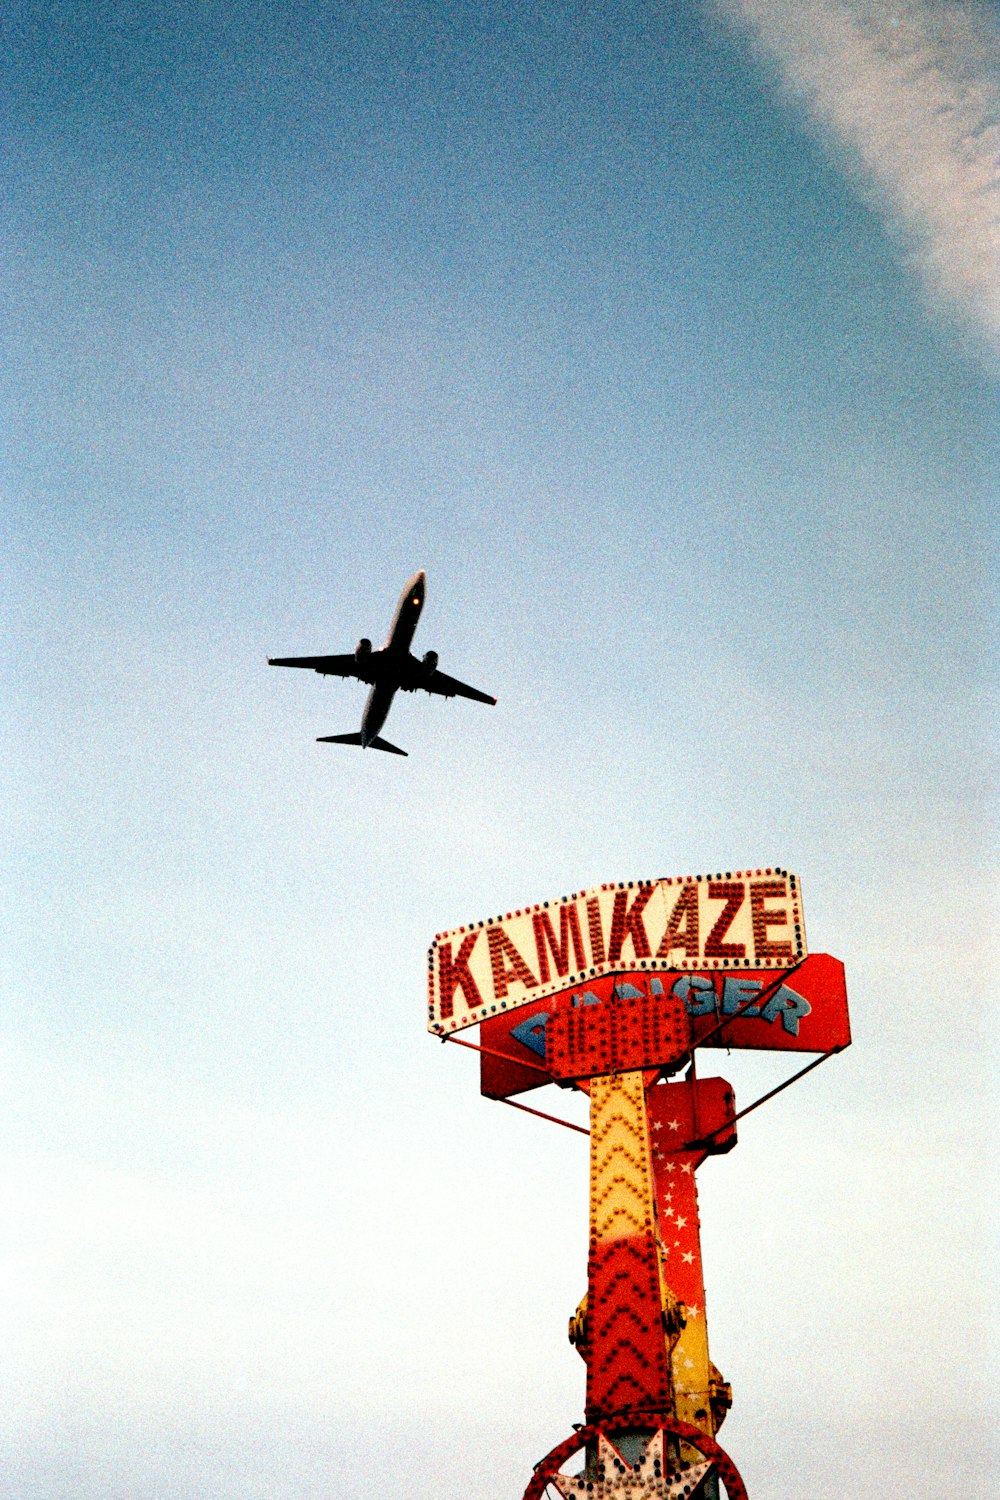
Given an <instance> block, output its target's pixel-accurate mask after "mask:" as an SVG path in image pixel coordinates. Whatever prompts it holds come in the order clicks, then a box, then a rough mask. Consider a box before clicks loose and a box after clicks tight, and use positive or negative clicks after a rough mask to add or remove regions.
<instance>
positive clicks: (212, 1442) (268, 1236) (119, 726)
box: [0, 0, 1000, 1500]
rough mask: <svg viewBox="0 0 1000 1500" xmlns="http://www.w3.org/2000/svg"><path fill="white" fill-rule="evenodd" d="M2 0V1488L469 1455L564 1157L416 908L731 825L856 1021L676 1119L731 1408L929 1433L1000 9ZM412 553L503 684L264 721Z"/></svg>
mask: <svg viewBox="0 0 1000 1500" xmlns="http://www.w3.org/2000/svg"><path fill="white" fill-rule="evenodd" d="M331 9H332V10H333V14H331V13H330V11H331ZM3 27H4V37H3V46H4V51H5V54H6V55H7V57H8V69H7V75H6V81H5V84H4V119H5V127H4V135H5V138H6V143H7V150H6V158H5V171H4V202H5V213H4V221H5V250H6V254H5V256H4V268H3V273H2V274H3V291H4V296H3V303H4V308H5V319H4V344H5V357H4V359H3V361H2V371H0V402H2V430H3V434H4V437H3V445H2V448H3V453H2V463H3V494H4V505H3V533H4V543H5V553H6V556H7V559H8V588H7V589H6V590H5V598H4V607H3V618H4V635H5V651H4V661H5V667H4V678H5V682H4V686H5V701H6V703H7V705H8V708H7V712H6V714H5V716H4V718H5V727H6V738H7V743H8V745H9V751H8V754H7V756H6V757H5V764H6V770H5V773H4V797H3V808H4V819H5V837H4V844H5V848H6V850H7V852H8V879H7V880H6V881H5V883H4V884H5V898H4V901H5V914H4V928H5V932H6V934H7V937H6V942H5V944H4V950H5V951H4V961H3V976H4V990H5V1000H4V1004H3V1007H2V1010H0V1068H2V1071H3V1084H2V1087H0V1101H2V1103H0V1115H2V1130H0V1139H2V1141H3V1145H2V1146H0V1170H2V1175H3V1178H4V1180H5V1182H6V1188H5V1191H4V1193H3V1194H2V1195H0V1196H2V1200H3V1208H2V1209H0V1216H2V1220H3V1223H2V1232H0V1288H2V1293H0V1295H2V1299H3V1300H2V1306H3V1313H2V1317H3V1326H4V1344H5V1347H6V1349H7V1358H6V1360H5V1361H4V1369H3V1372H2V1374H0V1383H2V1386H3V1392H4V1394H3V1404H4V1407H5V1410H7V1411H8V1413H9V1414H10V1415H9V1418H8V1420H7V1422H6V1423H5V1430H4V1433H3V1434H2V1435H0V1492H3V1493H9V1494H11V1495H17V1496H18V1497H19V1500H63V1497H66V1500H69V1497H70V1496H72V1497H74V1500H111V1497H114V1500H117V1497H121V1500H126V1497H127V1500H195V1497H198V1500H203V1497H208V1496H211V1497H212V1500H230V1497H232V1500H237V1497H239V1500H285V1497H288V1500H291V1497H295V1500H308V1497H311V1496H316V1497H317V1500H318V1497H320V1496H328V1495H330V1494H336V1495H337V1496H338V1500H362V1497H367V1496H369V1495H370V1494H372V1493H373V1492H374V1491H375V1490H376V1489H386V1490H389V1491H392V1492H394V1493H399V1492H401V1491H402V1492H404V1493H406V1494H407V1495H408V1496H410V1497H411V1500H450V1497H451V1496H455V1497H458V1496H459V1495H461V1496H462V1497H463V1500H479V1497H482V1500H487V1497H490V1500H492V1497H494V1496H497V1495H501V1494H504V1495H506V1494H510V1495H512V1496H517V1495H519V1494H520V1493H521V1492H522V1491H523V1487H524V1485H525V1483H526V1482H527V1479H528V1477H529V1475H530V1469H531V1464H532V1463H533V1462H534V1461H535V1459H537V1457H538V1456H539V1454H540V1453H542V1452H544V1451H546V1450H547V1449H548V1448H550V1447H551V1446H553V1445H554V1443H556V1442H557V1441H559V1440H561V1438H562V1437H563V1436H565V1435H566V1433H567V1432H568V1431H569V1430H570V1423H571V1422H573V1421H576V1420H579V1419H580V1414H581V1410H582V1404H583V1369H582V1366H581V1365H580V1363H579V1360H578V1359H577V1356H576V1355H575V1354H574V1352H573V1351H572V1350H571V1349H570V1347H569V1346H568V1344H567V1343H566V1341H565V1320H566V1318H567V1317H568V1315H569V1313H570V1312H571V1311H572V1310H573V1308H574V1307H575V1305H576V1302H577V1300H578V1298H579V1295H580V1294H581V1291H582V1289H583V1285H584V1283H585V1277H586V1154H585V1148H583V1149H581V1143H580V1137H578V1136H575V1135H571V1134H570V1133H569V1132H562V1131H559V1130H557V1129H556V1128H555V1127H547V1126H545V1125H543V1124H542V1123H541V1122H539V1121H533V1120H528V1119H527V1118H526V1117H521V1116H517V1115H515V1114H513V1113H512V1114H511V1115H510V1116H508V1115H507V1113H506V1111H504V1110H502V1109H498V1108H496V1107H495V1106H494V1105H492V1104H489V1103H487V1102H486V1101H484V1100H481V1099H480V1098H479V1097H478V1094H477V1079H476V1070H475V1064H474V1061H473V1060H472V1059H471V1057H469V1056H468V1055H466V1054H462V1053H460V1052H458V1051H457V1049H449V1050H447V1051H444V1050H443V1049H442V1048H441V1047H440V1046H437V1045H434V1044H432V1042H431V1040H430V1038H428V1037H427V1036H426V1035H425V1034H424V1032H423V1030H422V1028H423V1021H424V991H423V986H424V963H425V951H426V948H427V946H428V944H429V942H430V940H431V939H432V937H433V936H434V934H435V933H436V932H438V931H440V930H442V929H444V928H447V927H450V926H453V925H457V924H459V923H462V922H464V921H467V920H470V919H474V918H477V917H485V916H487V915H489V914H491V913H493V912H496V911H500V910H505V909H507V908H508V907H510V906H513V905H522V904H524V903H526V902H530V901H533V900H536V899H544V898H546V897H549V896H554V895H558V894H561V893H562V892H564V891H568V890H578V889H581V888H583V887H584V886H586V885H588V884H590V883H593V882H600V881H602V880H616V879H630V878H635V877H638V876H655V875H661V874H663V875H666V874H681V873H684V872H688V871H690V872H695V871H701V870H710V869H717V868H720V867H730V866H739V865H741V864H743V863H750V864H757V863H760V862H768V863H771V862H774V863H779V864H781V865H784V866H786V867H788V868H790V869H793V870H796V871H797V872H798V873H800V875H801V877H802V880H803V886H804V892H805V906H806V921H807V928H808V933H809V938H810V943H811V946H812V948H813V949H815V950H816V951H827V952H832V953H835V954H836V955H837V956H838V957H840V958H842V959H843V960H844V961H845V963H846V965H847V973H848V981H849V990H850V994H851V999H852V1015H853V1021H854V1028H855V1039H856V1040H855V1046H854V1047H853V1048H852V1049H851V1051H850V1052H848V1053H846V1054H844V1055H843V1056H842V1057H839V1058H837V1059H835V1060H833V1061H831V1062H830V1063H829V1064H827V1065H826V1066H825V1067H824V1068H823V1069H821V1070H819V1071H818V1072H817V1073H816V1074H815V1075H812V1076H811V1077H810V1078H809V1079H807V1080H805V1081H804V1082H803V1083H802V1084H801V1085H799V1086H797V1087H796V1088H795V1089H794V1090H792V1091H790V1092H789V1093H787V1094H785V1095H783V1096H782V1097H781V1099H780V1100H777V1101H775V1102H774V1103H773V1104H772V1105H770V1106H769V1107H767V1108H766V1109H764V1110H762V1111H760V1112H758V1113H756V1114H755V1115H754V1116H752V1117H751V1118H750V1119H748V1120H747V1122H746V1125H745V1126H744V1127H743V1128H742V1130H741V1143H740V1147H739V1149H738V1150H737V1151H736V1152H735V1153H733V1154H731V1155H729V1156H728V1157H726V1158H724V1159H721V1160H719V1161H716V1162H711V1163H709V1164H707V1165H706V1167H705V1169H704V1171H703V1173H702V1178H703V1181H702V1219H703V1233H704V1247H705V1256H706V1269H707V1274H708V1293H709V1327H710V1335H711V1339H712V1349H713V1356H714V1358H715V1361H716V1363H717V1364H719V1365H720V1366H721V1368H722V1369H723V1371H724V1372H725V1374H726V1376H727V1378H728V1379H730V1380H731V1381H732V1382H733V1384H734V1388H735V1406H734V1410H733V1413H732V1415H731V1417H730V1418H729V1421H728V1422H727V1425H726V1427H725V1429H724V1432H723V1439H724V1443H725V1445H726V1446H727V1448H728V1450H729V1451H730V1452H731V1453H732V1455H733V1457H734V1458H735V1460H736V1462H737V1464H738V1465H739V1467H740V1468H741V1470H742V1472H743V1474H744V1477H745V1479H746V1481H747V1483H748V1487H749V1488H750V1491H751V1493H752V1494H753V1495H754V1497H755V1500H793V1497H795V1496H797V1495H800V1494H806V1493H809V1494H810V1495H811V1496H812V1497H813V1500H825V1497H828V1496H829V1497H831V1500H832V1497H834V1496H837V1497H840V1496H842V1495H844V1494H845V1493H849V1494H851V1495H852V1496H854V1497H856V1500H864V1497H868V1496H871V1497H875V1496H882V1495H883V1494H885V1493H886V1490H887V1489H889V1490H891V1491H892V1492H893V1493H897V1492H898V1493H900V1494H903V1493H905V1494H908V1495H909V1496H911V1497H914V1500H923V1497H925V1496H926V1497H927V1500H930V1497H931V1496H932V1495H935V1496H936V1495H937V1494H939V1493H941V1492H942V1487H944V1488H948V1487H955V1488H957V1487H959V1485H960V1483H962V1484H967V1485H968V1484H971V1483H972V1482H973V1481H975V1482H976V1483H978V1484H981V1483H982V1477H983V1470H984V1465H985V1464H986V1462H987V1457H986V1455H987V1447H988V1433H989V1430H990V1421H989V1405H990V1400H991V1397H990V1395H989V1394H988V1393H989V1391H990V1390H991V1386H990V1383H989V1373H990V1349H991V1347H992V1346H991V1342H990V1340H989V1338H988V1336H987V1335H986V1334H985V1333H984V1327H985V1320H986V1318H987V1307H988V1303H987V1300H986V1291H987V1284H988V1281H989V1277H988V1274H987V1270H986V1267H987V1264H988V1259H987V1256H988V1245H987V1223H986V1214H985V1210H984V1204H985V1202H986V1201H987V1199H988V1193H987V1186H986V1185H987V1183H988V1182H989V1180H990V1174H991V1167H993V1166H994V1164H995V1163H994V1160H993V1154H992V1150H991V1146H990V1133H989V1127H988V1123H987V1122H988V1119H989V1117H990V1104H991V1103H992V1097H993V1091H992V1090H991V1088H990V1084H991V1082H992V1080H993V1078H994V1077H995V1072H994V1071H993V1069H992V1059H994V1058H995V1051H994V1047H993V1043H992V1037H991V1035H990V1027H989V1022H988V1018H987V1012H986V1008H985V1007H984V1006H983V1004H982V1003H981V1002H977V999H976V997H977V996H979V995H988V994H989V985H988V974H989V972H990V970H989V964H990V959H989V952H988V947H987V943H986V940H985V937H984V934H985V932H986V931H987V930H988V925H989V920H990V917H991V916H992V914H993V909H992V907H991V904H990V900H989V898H988V895H987V891H988V883H987V882H988V878H989V871H990V866H991V863H992V846H993V839H992V834H991V828H992V824H991V817H992V809H993V803H992V799H991V795H990V790H991V782H990V776H991V766H990V760H989V756H988V750H987V747H988V744H989V740H990V732H991V729H992V728H993V724H994V720H993V719H992V718H991V711H990V693H991V689H992V685H993V646H994V640H995V637H994V627H993V625H992V617H991V612H990V608H989V605H990V592H991V576H990V574H991V557H990V545H991V525H990V522H991V511H992V510H993V509H994V508H995V496H996V490H997V453H996V442H995V432H996V395H997V390H996V372H997V351H998V349H1000V311H998V310H997V306H996V300H995V287H996V284H997V276H996V269H997V260H996V241H995V228H996V224H997V222H998V221H1000V203H998V196H997V187H996V182H997V175H996V165H995V159H996V142H997V133H998V124H997V114H996V100H997V88H998V85H997V82H996V65H995V56H996V46H997V31H996V21H995V15H994V14H993V12H992V9H991V7H989V6H986V5H977V4H970V3H962V4H955V5H949V6H943V5H938V4H936V3H932V0H914V3H911V4H906V5H903V4H898V5H897V4H886V5H882V6H872V5H867V4H864V3H862V0H803V3H802V4H800V5H798V6H791V5H790V4H788V3H784V0H711V3H709V0H705V3H702V0H690V3H685V4H669V5H661V6H649V5H643V6H639V5H628V4H613V5H609V6H605V7H582V6H568V5H559V4H552V5H546V6H537V5H527V4H523V5H512V4H507V5H503V6H499V5H492V4H484V5H480V6H476V7H471V6H461V5H431V4H424V5H416V4H405V3H404V4H375V3H364V4H344V5H341V6H338V7H335V8H330V7H325V6H322V5H319V4H310V3H303V4H297V5H295V6H288V5H281V6H256V7H252V6H251V7H247V6H242V7H240V8H239V9H237V8H236V7H231V6H227V5H221V4H203V5H185V6H181V5H174V6H169V5H161V6H153V5H142V4H138V5H125V4H121V5H115V6H112V5H101V6H92V5H91V6H82V5H74V4H70V3H66V4H46V5H42V4H18V3H15V4H14V5H12V6H11V7H8V10H7V12H6V15H5V19H4V22H3ZM991 56H992V57H993V59H994V61H993V62H992V63H991V62H990V57H991ZM991 163H992V166H991ZM417 567H424V568H426V569H427V572H428V602H427V606H426V609H425V611H424V616H423V619H422V621H421V625H420V630H419V635H418V637H417V646H418V647H419V648H421V649H427V648H429V647H433V648H435V649H437V650H438V651H439V652H440V655H441V662H442V666H443V667H444V668H445V670H447V671H450V672H452V673H454V674H455V675H457V676H459V677H461V678H464V679H465V680H468V681H472V682H475V683H477V684H478V685H480V686H482V687H484V688H486V689H487V690H489V691H492V692H494V693H496V694H497V697H498V699H499V702H498V705H497V707H496V708H495V709H484V708H481V707H480V706H478V705H475V704H469V703H458V704H456V703H439V702H436V701H422V702H417V701H415V700H409V699H408V700H407V701H404V702H399V703H398V704H397V705H396V706H395V707H394V709H393V716H392V719H391V721H390V737H391V738H392V739H393V740H394V742H396V743H399V744H402V745H403V746H405V748H406V749H407V750H408V751H409V752H410V758H409V759H408V760H407V761H406V762H405V763H404V762H402V761H397V760H395V759H394V758H391V757H380V756H373V755H361V754H356V753H354V752H352V751H350V750H346V749H345V750H342V749H340V748H336V747H330V746H319V745H317V744H316V743H315V737H316V736H317V735H319V734H329V733H337V732H340V731H343V730H348V729H353V728H355V727H356V725H357V722H358V719H359V717H360V711H361V705H362V701H363V694H362V690H361V689H360V687H357V686H355V685H350V684H344V683H339V682H324V681H321V680H320V679H318V678H311V677H305V676H302V677H300V676H299V674H292V673H288V674H283V673H273V672H269V671H268V670H267V668H266V665H265V658H266V656H268V655H276V654H277V655H285V654H297V653H314V652H324V651H340V650H347V649H350V647H351V646H352V645H353V643H354V641H355V640H356V639H357V638H358V637H359V636H361V635H369V636H371V637H373V638H375V639H377V638H378V637H379V636H380V635H381V634H382V633H383V632H384V630H385V628H386V625H387V623H388V619H389V616H390V614H391V610H392V607H393V604H394V602H395V599H396V596H397V594H398V591H399V589H400V588H401V587H402V584H403V582H404V580H405V579H406V578H407V577H408V576H409V575H410V574H411V573H412V572H413V571H414V570H415V569H416V568H417ZM385 762H388V763H385ZM993 972H995V964H994V967H993ZM718 1063H719V1070H720V1071H723V1072H724V1073H725V1075H726V1076H727V1077H729V1078H730V1080H731V1081H732V1082H733V1083H734V1085H735V1087H736V1090H737V1096H738V1099H739V1101H740V1102H748V1101H749V1100H750V1099H751V1098H752V1097H755V1094H756V1092H757V1091H758V1090H759V1089H760V1087H761V1086H762V1085H764V1084H765V1083H769V1082H770V1081H771V1080H772V1079H774V1078H777V1077H780V1076H783V1071H784V1070H783V1069H782V1067H781V1066H779V1065H777V1064H774V1063H773V1062H772V1060H770V1059H761V1058H758V1059H753V1058H750V1057H747V1056H743V1057H740V1056H739V1055H737V1054H734V1055H733V1056H732V1057H726V1056H725V1055H724V1054H720V1057H719V1059H718ZM556 1102H557V1103H558V1104H565V1101H564V1100H563V1098H562V1096H559V1099H558V1100H557V1101H556ZM578 1113H579V1111H578ZM929 1307H930V1308H933V1309H935V1311H934V1312H933V1315H932V1316H931V1318H930V1319H929V1316H928V1308H929ZM902 1392H905V1393H906V1395H905V1400H904V1399H903V1397H902V1396H901V1393H902ZM959 1434H960V1435H961V1440H960V1442H958V1443H956V1437H957V1436H958V1435H959ZM956 1449H957V1450H958V1451H957V1452H956Z"/></svg>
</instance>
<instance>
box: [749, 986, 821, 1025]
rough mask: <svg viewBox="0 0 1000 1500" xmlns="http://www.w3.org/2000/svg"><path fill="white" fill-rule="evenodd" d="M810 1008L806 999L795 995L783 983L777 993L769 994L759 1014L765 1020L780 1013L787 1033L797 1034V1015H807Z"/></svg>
mask: <svg viewBox="0 0 1000 1500" xmlns="http://www.w3.org/2000/svg"><path fill="white" fill-rule="evenodd" d="M811 1010H812V1006H811V1005H810V1004H809V1001H808V1000H803V998H802V996H801V995H797V994H796V993H795V991H794V990H793V989H791V988H790V987H789V986H788V985H787V984H783V985H782V986H781V988H780V990H778V992H777V994H776V995H772V996H771V998H770V1000H769V1001H768V1002H767V1004H766V1005H765V1006H764V1009H763V1010H762V1011H761V1015H762V1016H763V1018H764V1020H765V1021H773V1020H775V1019H776V1018H777V1017H778V1016H779V1015H780V1016H781V1024H782V1026H784V1028H785V1030H786V1031H787V1032H788V1033H789V1035H790V1036H798V1034H799V1017H800V1016H807V1015H808V1014H809V1012H810V1011H811Z"/></svg>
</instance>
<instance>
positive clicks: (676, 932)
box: [656, 885, 701, 958]
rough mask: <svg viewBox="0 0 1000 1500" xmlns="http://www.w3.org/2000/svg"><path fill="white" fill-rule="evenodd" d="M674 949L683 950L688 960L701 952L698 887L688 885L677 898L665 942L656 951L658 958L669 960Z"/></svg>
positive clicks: (664, 936) (665, 934)
mask: <svg viewBox="0 0 1000 1500" xmlns="http://www.w3.org/2000/svg"><path fill="white" fill-rule="evenodd" d="M682 929H683V930H682ZM674 948H683V949H684V952H685V953H686V954H687V956H688V958H697V957H698V956H699V953H700V951H701V950H700V949H699V947H698V887H697V886H696V885H686V886H685V887H684V889H683V890H682V891H681V893H680V895H679V896H678V897H677V905H676V906H675V907H674V909H673V911H672V912H671V914H670V921H669V922H668V923H667V930H666V932H665V933H664V934H663V941H662V943H661V944H660V946H659V947H658V948H657V950H656V956H657V958H669V957H670V954H671V952H672V951H673V949H674Z"/></svg>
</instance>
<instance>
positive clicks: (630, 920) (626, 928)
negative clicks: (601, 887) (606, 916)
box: [608, 885, 656, 963]
mask: <svg viewBox="0 0 1000 1500" xmlns="http://www.w3.org/2000/svg"><path fill="white" fill-rule="evenodd" d="M655 889H656V887H655V886H652V885H647V886H646V887H645V888H640V889H639V890H638V891H636V894H635V900H634V901H633V902H632V905H631V906H629V904H628V891H618V892H617V893H616V895H615V909H614V911H613V912H612V915H611V936H610V937H609V939H608V962H609V963H613V962H614V961H615V959H618V958H621V956H622V948H623V947H624V945H625V939H626V937H631V939H632V949H633V952H634V953H635V956H636V958H648V957H649V940H648V938H647V937H646V929H645V927H643V925H642V911H643V907H644V906H645V905H646V902H647V901H648V900H649V898H650V896H651V895H652V894H653V891H654V890H655Z"/></svg>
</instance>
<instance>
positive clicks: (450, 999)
mask: <svg viewBox="0 0 1000 1500" xmlns="http://www.w3.org/2000/svg"><path fill="white" fill-rule="evenodd" d="M478 936H479V933H478V932H470V933H469V936H468V937H467V938H463V939H462V945H461V947H460V948H459V950H458V955H457V957H455V958H453V957H452V953H451V944H450V943H442V944H441V945H440V946H439V948H438V1005H439V1008H440V1011H441V1019H442V1020H443V1021H446V1020H447V1019H448V1017H449V1016H452V1015H454V1013H455V991H456V990H457V989H461V990H462V993H463V994H464V995H465V999H466V1002H467V1003H468V1004H469V1005H470V1006H472V1007H473V1008H474V1007H475V1006H477V1005H482V1003H483V997H482V995H481V994H480V993H479V987H478V986H477V984H476V981H475V980H474V979H473V977H472V974H471V973H470V971H469V954H470V953H471V952H472V950H473V948H474V947H475V945H476V938H477V937H478Z"/></svg>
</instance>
